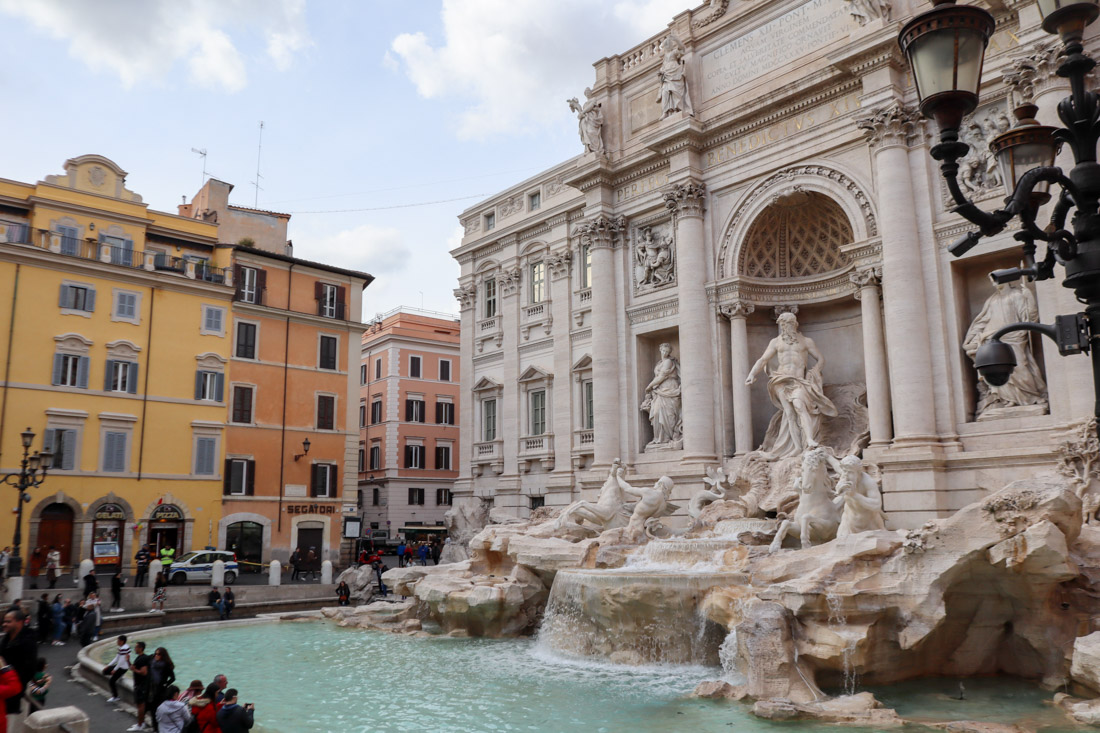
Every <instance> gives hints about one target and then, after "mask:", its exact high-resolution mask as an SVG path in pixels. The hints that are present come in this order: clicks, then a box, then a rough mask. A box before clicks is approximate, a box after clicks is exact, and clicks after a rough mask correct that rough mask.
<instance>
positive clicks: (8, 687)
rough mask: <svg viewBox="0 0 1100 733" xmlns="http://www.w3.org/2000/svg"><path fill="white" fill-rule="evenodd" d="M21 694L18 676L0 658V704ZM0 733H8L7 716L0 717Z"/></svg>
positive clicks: (21, 688)
mask: <svg viewBox="0 0 1100 733" xmlns="http://www.w3.org/2000/svg"><path fill="white" fill-rule="evenodd" d="M22 693H23V683H21V682H20V681H19V675H18V674H16V673H15V668H13V667H12V666H11V665H10V664H8V663H7V662H5V661H4V659H3V658H2V657H0V704H3V703H4V702H5V701H6V700H7V699H8V698H9V697H16V696H18V695H21V694H22ZM0 733H8V716H6V715H0Z"/></svg>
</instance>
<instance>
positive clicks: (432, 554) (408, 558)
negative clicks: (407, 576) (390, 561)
mask: <svg viewBox="0 0 1100 733" xmlns="http://www.w3.org/2000/svg"><path fill="white" fill-rule="evenodd" d="M448 541H450V538H448ZM441 554H443V540H441V539H439V538H438V537H434V536H433V537H432V538H431V539H429V540H421V541H419V542H405V541H404V540H402V541H401V544H399V545H398V546H397V565H398V567H402V568H404V567H409V566H410V565H427V564H428V560H431V561H432V564H434V565H438V564H439V556H440V555H441Z"/></svg>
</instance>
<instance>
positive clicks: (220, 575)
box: [210, 560, 225, 588]
mask: <svg viewBox="0 0 1100 733" xmlns="http://www.w3.org/2000/svg"><path fill="white" fill-rule="evenodd" d="M210 585H212V586H214V587H215V588H217V587H220V586H223V585H225V561H224V560H215V561H214V566H213V567H212V568H211V570H210Z"/></svg>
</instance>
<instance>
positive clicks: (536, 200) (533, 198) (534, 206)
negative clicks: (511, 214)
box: [527, 191, 542, 211]
mask: <svg viewBox="0 0 1100 733" xmlns="http://www.w3.org/2000/svg"><path fill="white" fill-rule="evenodd" d="M540 206H542V192H541V191H535V192H534V193H530V194H527V210H528V211H538V210H539V207H540Z"/></svg>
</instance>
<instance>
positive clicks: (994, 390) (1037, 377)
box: [963, 282, 1047, 415]
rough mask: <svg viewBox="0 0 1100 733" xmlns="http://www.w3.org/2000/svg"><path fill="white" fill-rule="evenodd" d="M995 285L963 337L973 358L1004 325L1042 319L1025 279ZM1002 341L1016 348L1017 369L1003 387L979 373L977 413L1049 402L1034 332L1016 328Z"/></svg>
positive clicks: (965, 345) (968, 354)
mask: <svg viewBox="0 0 1100 733" xmlns="http://www.w3.org/2000/svg"><path fill="white" fill-rule="evenodd" d="M993 286H994V287H995V288H996V290H994V292H993V294H992V295H990V296H989V298H987V299H986V301H985V305H983V306H982V311H981V313H979V314H978V317H977V318H975V319H974V322H973V323H971V324H970V328H969V329H967V331H966V338H965V339H963V351H965V352H966V355H967V356H969V357H970V358H971V359H972V360H973V358H974V355H975V354H977V352H978V347H979V346H981V345H982V344H984V343H985V342H986V341H988V340H989V339H990V338H992V336H993V334H994V333H996V332H997V331H998V330H999V329H1000V328H1002V327H1004V326H1007V325H1008V324H1010V323H1016V322H1018V321H1032V322H1036V321H1038V320H1039V307H1038V306H1037V305H1036V303H1035V296H1034V295H1032V293H1031V291H1030V290H1029V289H1028V288H1027V287H1026V286H1025V285H1024V284H1023V282H1016V283H996V282H995V283H994V284H993ZM1001 340H1002V341H1004V342H1005V343H1006V344H1008V345H1010V346H1011V347H1012V351H1013V353H1014V354H1015V355H1016V368H1015V369H1013V370H1012V376H1010V377H1009V378H1008V382H1006V383H1005V384H1003V385H1001V386H1000V387H996V386H994V385H991V384H989V383H988V382H986V381H985V380H984V379H982V377H981V375H978V393H979V399H978V409H977V414H978V415H981V414H982V413H983V412H985V411H986V410H989V409H991V408H995V407H1017V406H1021V405H1046V404H1047V385H1046V381H1044V379H1043V375H1042V374H1041V373H1040V372H1039V365H1038V364H1036V363H1035V357H1034V356H1033V355H1032V352H1031V336H1030V334H1029V333H1028V332H1027V331H1013V332H1012V333H1010V334H1008V335H1006V336H1005V337H1004V338H1002V339H1001Z"/></svg>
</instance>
